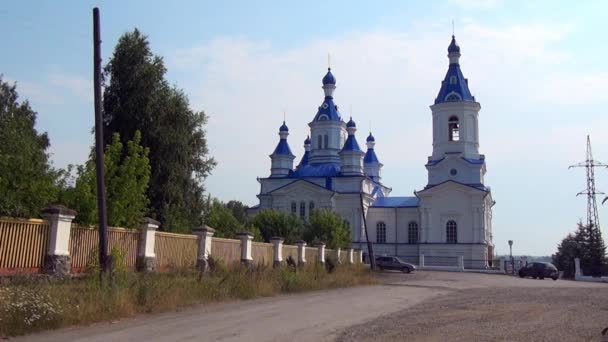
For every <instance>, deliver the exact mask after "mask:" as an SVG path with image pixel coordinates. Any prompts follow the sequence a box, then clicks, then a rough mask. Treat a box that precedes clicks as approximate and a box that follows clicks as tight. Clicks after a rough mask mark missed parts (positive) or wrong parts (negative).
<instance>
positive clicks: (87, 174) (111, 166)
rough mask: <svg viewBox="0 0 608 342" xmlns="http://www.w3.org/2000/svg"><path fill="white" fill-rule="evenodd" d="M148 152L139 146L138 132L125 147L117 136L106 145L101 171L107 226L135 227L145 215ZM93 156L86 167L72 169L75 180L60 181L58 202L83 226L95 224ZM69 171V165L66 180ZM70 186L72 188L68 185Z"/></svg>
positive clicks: (95, 185)
mask: <svg viewBox="0 0 608 342" xmlns="http://www.w3.org/2000/svg"><path fill="white" fill-rule="evenodd" d="M148 153H149V150H148V148H146V147H143V146H142V145H141V134H140V133H139V132H138V131H137V132H135V135H134V137H133V140H131V141H128V142H127V144H126V147H125V146H124V145H123V143H122V142H121V140H120V135H119V134H118V133H115V134H114V136H113V137H112V143H111V144H109V145H107V146H106V150H105V153H104V165H105V167H104V170H105V183H106V205H107V209H108V224H109V225H111V226H118V227H128V228H135V227H137V226H138V225H139V221H140V220H141V219H142V218H143V216H144V215H145V214H146V211H147V206H148V198H147V197H146V190H147V188H148V182H149V180H150V161H149V159H148ZM94 156H95V154H94V153H93V151H92V152H91V154H90V157H89V160H88V161H87V162H86V164H85V165H81V166H78V167H77V168H76V176H77V178H76V179H75V180H72V179H69V178H68V179H65V180H64V181H63V182H62V183H63V184H65V190H64V191H63V193H62V198H61V200H62V202H63V203H64V204H66V205H67V206H68V207H70V208H73V209H74V210H76V211H77V212H78V216H77V217H76V220H77V221H78V222H80V223H82V224H86V225H88V224H96V223H97V222H98V216H97V215H98V212H97V183H96V174H95V158H94ZM73 168H74V167H73V166H70V168H69V171H68V175H67V177H73V176H71V173H72V170H73ZM71 183H73V184H74V185H73V186H69V184H71Z"/></svg>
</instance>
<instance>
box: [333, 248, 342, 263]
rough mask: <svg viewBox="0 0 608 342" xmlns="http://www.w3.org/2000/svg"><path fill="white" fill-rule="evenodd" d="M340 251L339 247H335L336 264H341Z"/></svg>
mask: <svg viewBox="0 0 608 342" xmlns="http://www.w3.org/2000/svg"><path fill="white" fill-rule="evenodd" d="M340 252H341V251H340V247H337V248H336V251H335V255H336V264H341V263H342V261H340Z"/></svg>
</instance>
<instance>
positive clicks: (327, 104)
mask: <svg viewBox="0 0 608 342" xmlns="http://www.w3.org/2000/svg"><path fill="white" fill-rule="evenodd" d="M324 114H325V115H326V116H327V117H328V118H329V119H328V120H332V121H341V120H342V117H341V116H340V113H339V112H338V106H336V105H335V104H334V98H333V97H331V96H325V101H323V103H322V104H321V106H320V107H319V111H318V112H317V115H315V121H319V118H320V117H321V116H322V115H324Z"/></svg>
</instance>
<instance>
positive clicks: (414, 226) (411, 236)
mask: <svg viewBox="0 0 608 342" xmlns="http://www.w3.org/2000/svg"><path fill="white" fill-rule="evenodd" d="M407 241H408V242H409V243H418V223H416V222H414V221H412V222H410V223H409V224H408V225H407Z"/></svg>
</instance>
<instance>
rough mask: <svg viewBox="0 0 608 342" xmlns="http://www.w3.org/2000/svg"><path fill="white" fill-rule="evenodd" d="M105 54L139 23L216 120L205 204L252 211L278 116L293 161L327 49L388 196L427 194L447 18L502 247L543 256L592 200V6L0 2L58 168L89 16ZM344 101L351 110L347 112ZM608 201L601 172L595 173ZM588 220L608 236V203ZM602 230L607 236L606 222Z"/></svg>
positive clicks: (87, 62)
mask: <svg viewBox="0 0 608 342" xmlns="http://www.w3.org/2000/svg"><path fill="white" fill-rule="evenodd" d="M94 6H98V7H100V9H101V18H102V39H103V52H104V53H103V55H104V60H105V61H107V60H108V57H109V56H110V54H111V52H112V49H113V47H114V45H115V44H116V41H117V39H118V37H119V36H120V35H121V34H123V33H124V32H126V31H129V30H132V29H133V28H134V27H137V28H139V29H140V30H141V31H143V32H144V33H146V34H147V35H148V36H149V39H150V42H151V46H152V49H153V51H154V52H155V53H156V54H158V55H161V56H164V58H165V63H166V66H167V68H168V70H169V71H168V75H167V77H168V78H169V80H170V81H171V82H172V83H175V84H177V85H178V86H179V87H181V88H183V89H184V91H185V92H186V93H187V94H188V95H189V97H190V100H191V105H192V107H193V108H194V109H196V110H205V111H206V112H207V113H208V114H209V115H210V121H209V125H208V127H207V129H208V135H209V144H210V148H211V153H212V154H213V155H214V156H215V158H216V159H217V160H218V162H219V165H218V167H217V169H216V170H215V171H214V172H213V175H211V176H210V177H209V178H208V180H207V187H208V189H209V191H210V192H211V194H212V195H213V196H216V197H218V198H220V199H222V200H230V199H239V200H242V201H244V202H245V203H248V204H250V205H253V204H256V201H257V200H256V197H255V195H256V194H257V193H258V191H259V188H258V183H257V182H256V180H255V178H256V177H257V176H266V175H268V173H269V166H270V163H269V158H268V155H269V154H270V153H271V152H272V150H273V148H274V146H275V145H276V142H277V139H278V136H277V131H278V127H279V126H280V124H281V121H282V116H283V111H286V112H287V123H288V125H289V127H290V133H291V136H290V137H289V142H290V145H291V148H292V150H293V151H294V153H295V154H296V155H297V158H298V159H299V158H300V157H301V155H302V150H303V149H302V141H303V140H304V138H305V136H306V134H307V133H308V131H307V128H308V127H307V123H308V122H309V121H310V120H311V119H312V117H313V116H314V114H315V112H316V108H317V106H318V105H319V104H320V103H321V101H322V91H321V88H320V86H321V84H320V80H321V78H322V76H323V74H324V71H325V68H326V64H327V61H326V60H327V57H326V56H327V53H331V56H332V70H333V71H334V75H335V76H336V78H337V80H338V83H337V87H338V88H337V90H336V94H335V95H336V102H337V103H338V105H339V106H341V108H342V112H343V115H348V114H350V113H351V112H352V115H353V118H354V119H355V121H357V123H358V126H359V127H360V129H361V130H360V131H359V135H358V137H359V141H360V143H361V142H362V141H363V137H364V133H366V132H362V130H363V131H367V130H368V129H369V127H370V126H371V127H372V128H373V132H374V135H375V136H376V141H377V146H376V147H377V153H378V156H379V158H380V160H381V161H382V162H383V163H384V165H385V167H384V181H385V182H386V183H387V184H388V185H389V186H391V187H392V188H393V195H401V196H407V195H411V194H412V192H413V190H419V189H421V188H422V187H423V186H424V185H425V184H426V170H425V169H424V166H423V165H424V164H425V161H426V157H427V156H428V155H429V154H430V153H431V114H430V110H429V108H428V106H429V105H430V104H431V103H432V102H433V100H434V97H435V95H436V93H437V91H438V89H439V85H440V81H441V79H442V78H443V75H444V73H445V71H446V69H447V58H446V56H445V55H446V48H447V46H448V44H449V40H450V35H451V30H452V29H451V21H452V19H454V20H455V28H456V29H455V31H456V36H457V40H458V42H459V44H460V46H461V48H462V55H463V56H462V58H461V64H462V68H463V71H464V74H465V76H466V77H468V78H469V85H470V88H471V91H472V92H473V94H474V95H475V96H476V98H477V100H478V101H479V102H480V103H481V105H482V110H481V113H480V140H481V141H480V143H481V146H480V149H481V151H482V153H484V154H485V155H486V161H487V163H488V174H487V178H486V183H487V185H489V186H491V187H492V190H493V195H494V198H495V199H496V201H497V204H496V206H495V207H494V242H495V244H496V246H497V252H498V253H506V252H508V246H507V240H509V239H513V240H515V244H514V252H515V253H517V254H536V255H541V254H551V253H553V252H554V250H555V246H556V244H557V243H558V242H559V241H560V240H561V238H562V237H563V236H564V235H565V234H567V233H568V232H569V231H572V230H574V229H575V225H576V222H577V221H578V220H579V219H581V218H582V219H584V217H585V213H586V209H585V205H586V201H585V199H584V198H582V197H575V194H576V193H577V192H578V191H580V190H583V189H584V187H585V178H584V177H585V176H584V172H583V170H570V171H569V170H568V169H567V167H568V165H570V164H572V163H575V162H578V161H580V160H583V159H584V153H585V136H586V135H587V134H591V138H592V142H593V144H594V152H595V156H596V159H599V160H605V161H608V136H607V134H606V132H605V130H606V127H608V125H606V123H607V121H608V119H607V118H606V114H605V109H606V108H608V106H607V105H608V96H606V92H607V90H608V89H607V88H608V87H607V86H606V85H607V84H608V82H607V81H606V79H607V78H608V63H606V62H605V59H606V58H607V56H608V47H607V46H608V44H606V43H605V41H606V34H607V32H608V22H607V21H606V20H605V13H606V12H607V11H608V8H607V7H608V3H606V2H603V1H584V2H583V1H581V2H576V3H573V2H566V1H563V2H561V1H538V2H535V1H508V2H507V1H501V0H480V1H474V0H447V1H432V2H431V1H425V2H422V1H417V2H414V1H383V2H382V3H381V4H379V3H377V2H370V1H331V2H327V1H324V2H317V1H307V2H301V3H298V4H283V3H280V2H276V1H256V2H253V1H213V2H211V1H179V2H175V3H171V4H169V3H168V2H161V1H137V2H135V1H101V2H90V1H53V2H51V1H40V2H34V1H13V2H7V3H5V4H3V6H1V7H0V30H1V31H2V32H4V33H5V34H4V36H3V42H2V46H3V48H2V52H1V53H0V73H2V74H3V75H4V79H5V80H10V81H17V83H18V90H19V92H20V94H21V96H22V98H27V99H28V100H29V101H30V102H31V104H32V107H33V108H34V109H35V110H36V111H38V113H39V117H38V124H37V127H38V129H39V130H41V131H47V132H48V133H49V135H50V138H51V144H52V147H51V152H52V153H53V161H54V164H55V165H56V166H57V167H64V166H65V165H67V164H70V163H82V162H83V161H84V160H85V159H86V157H87V153H88V150H89V147H90V144H91V141H92V137H91V135H90V129H91V127H92V125H93V114H92V108H93V105H92V90H91V83H92V82H91V80H92V76H91V75H92V65H91V59H92V58H91V57H92V43H91V36H92V33H91V28H92V23H91V21H92V20H91V18H92V13H91V12H92V8H93V7H94ZM350 108H352V111H351V110H350ZM596 174H597V178H598V182H597V187H598V188H599V189H604V190H608V170H597V172H596ZM599 210H600V219H602V218H603V219H604V220H603V221H604V222H605V224H604V227H608V217H605V214H608V211H606V208H605V207H603V206H600V209H599ZM603 231H604V232H606V230H605V229H603Z"/></svg>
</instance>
